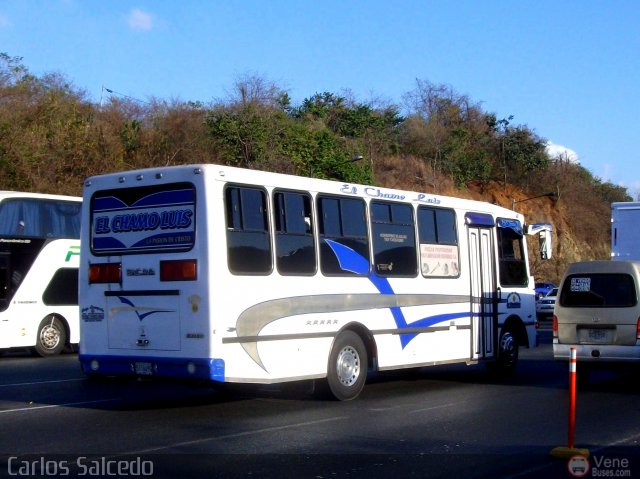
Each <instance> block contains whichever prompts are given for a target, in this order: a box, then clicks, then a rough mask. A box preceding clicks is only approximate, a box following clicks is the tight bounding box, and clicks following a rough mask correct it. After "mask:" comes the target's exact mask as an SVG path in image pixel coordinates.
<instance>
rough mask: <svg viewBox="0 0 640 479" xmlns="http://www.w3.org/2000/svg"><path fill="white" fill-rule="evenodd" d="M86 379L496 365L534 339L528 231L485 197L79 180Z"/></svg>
mask: <svg viewBox="0 0 640 479" xmlns="http://www.w3.org/2000/svg"><path fill="white" fill-rule="evenodd" d="M82 225H83V226H82V244H83V248H82V252H81V267H80V286H79V287H80V308H81V341H80V361H81V363H82V368H83V370H84V372H85V373H86V374H87V375H115V376H120V375H146V376H155V377H173V378H192V379H194V380H195V379H197V380H203V379H204V380H210V381H218V382H241V383H277V382H284V381H294V380H303V379H326V383H327V384H328V386H329V391H330V392H331V393H332V394H333V396H334V397H336V398H338V399H341V400H346V399H353V398H355V397H356V396H357V395H358V394H359V393H360V392H361V390H362V388H363V387H364V383H365V380H366V376H367V372H368V371H372V370H373V371H384V370H392V369H399V368H408V367H417V366H425V365H436V364H444V363H455V362H462V363H467V364H474V363H480V362H487V361H492V362H495V363H497V365H498V366H500V367H501V368H504V369H511V368H513V367H514V366H515V364H516V362H517V359H518V347H519V346H525V347H532V346H535V344H536V329H535V326H536V311H535V304H534V289H533V284H534V283H533V278H532V277H531V276H530V273H529V262H528V259H527V245H526V237H525V233H526V231H527V230H533V229H536V230H540V231H541V233H540V234H541V248H542V256H543V257H550V254H551V253H550V226H549V225H546V226H541V225H534V226H535V227H528V226H525V224H524V219H523V217H522V215H520V214H518V213H516V212H514V211H511V210H509V209H506V208H502V207H499V206H495V205H492V204H489V203H484V202H478V201H471V200H465V199H459V198H449V197H444V196H435V195H431V194H425V193H415V192H410V191H399V190H393V189H388V188H382V187H374V186H366V185H359V184H349V183H341V182H336V181H327V180H319V179H312V178H304V177H296V176H289V175H283V174H276V173H267V172H261V171H255V170H246V169H240V168H233V167H226V166H219V165H192V166H176V167H166V168H152V169H146V170H137V171H128V172H121V173H114V174H107V175H101V176H95V177H91V178H89V179H87V180H86V182H85V185H84V196H83V215H82Z"/></svg>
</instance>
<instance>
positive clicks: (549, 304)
mask: <svg viewBox="0 0 640 479" xmlns="http://www.w3.org/2000/svg"><path fill="white" fill-rule="evenodd" d="M557 296H558V288H552V289H551V291H549V292H548V293H547V294H546V295H545V296H543V297H541V298H540V299H539V300H538V301H536V315H537V316H538V319H551V317H552V316H553V308H554V307H555V305H556V297H557Z"/></svg>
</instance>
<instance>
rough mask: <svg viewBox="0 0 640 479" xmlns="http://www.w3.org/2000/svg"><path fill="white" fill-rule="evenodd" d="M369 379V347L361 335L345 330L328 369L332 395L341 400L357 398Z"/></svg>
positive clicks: (335, 343)
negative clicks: (365, 344) (367, 347)
mask: <svg viewBox="0 0 640 479" xmlns="http://www.w3.org/2000/svg"><path fill="white" fill-rule="evenodd" d="M366 380H367V349H366V348H365V346H364V343H363V342H362V339H361V338H360V336H358V335H357V334H356V333H354V332H353V331H344V332H342V333H340V335H339V336H338V337H337V338H336V340H335V342H334V344H333V348H332V349H331V354H330V355H329V366H328V370H327V383H328V386H329V390H330V392H331V394H332V396H333V397H334V398H335V399H337V400H339V401H349V400H351V399H355V398H356V397H358V395H359V394H360V393H361V392H362V389H363V388H364V384H365V382H366Z"/></svg>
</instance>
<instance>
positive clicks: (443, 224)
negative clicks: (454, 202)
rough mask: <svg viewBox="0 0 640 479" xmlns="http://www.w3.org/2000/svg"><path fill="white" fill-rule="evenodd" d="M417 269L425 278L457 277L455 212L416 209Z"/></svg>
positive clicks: (421, 207)
mask: <svg viewBox="0 0 640 479" xmlns="http://www.w3.org/2000/svg"><path fill="white" fill-rule="evenodd" d="M418 237H419V242H420V269H421V270H422V275H423V276H425V277H427V278H428V277H443V276H444V277H457V276H459V275H460V255H459V251H458V233H457V230H456V215H455V212H454V211H453V210H449V209H446V208H432V207H426V206H420V207H419V208H418Z"/></svg>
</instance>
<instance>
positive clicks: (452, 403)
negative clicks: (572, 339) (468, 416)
mask: <svg viewBox="0 0 640 479" xmlns="http://www.w3.org/2000/svg"><path fill="white" fill-rule="evenodd" d="M469 402H470V401H458V402H450V403H447V404H440V405H439V406H430V407H425V408H421V409H413V410H411V411H409V413H414V412H424V411H432V410H434V409H442V408H445V407H453V406H459V405H461V404H468V403H469Z"/></svg>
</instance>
